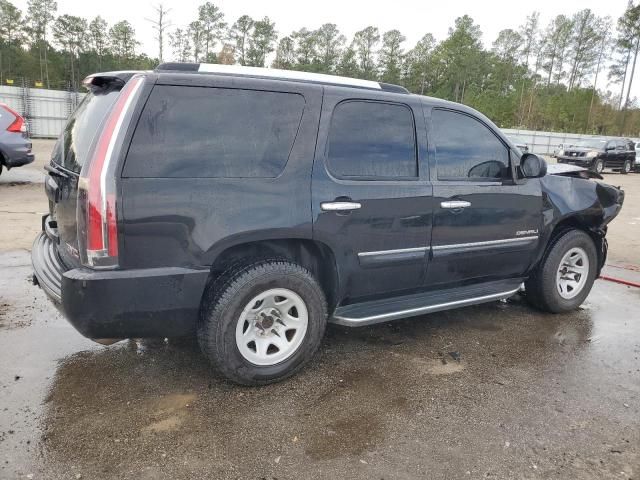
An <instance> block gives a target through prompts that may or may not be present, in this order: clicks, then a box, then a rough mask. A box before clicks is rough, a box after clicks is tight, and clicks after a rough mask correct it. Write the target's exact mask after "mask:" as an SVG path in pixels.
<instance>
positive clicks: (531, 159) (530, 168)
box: [520, 153, 547, 178]
mask: <svg viewBox="0 0 640 480" xmlns="http://www.w3.org/2000/svg"><path fill="white" fill-rule="evenodd" d="M520 170H521V171H522V175H523V176H524V178H540V177H544V176H545V175H546V174H547V162H545V160H544V158H542V157H539V156H538V155H536V154H534V153H525V154H524V155H523V156H522V158H521V159H520Z"/></svg>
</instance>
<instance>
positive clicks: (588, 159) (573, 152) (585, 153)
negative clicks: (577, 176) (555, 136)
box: [557, 138, 636, 174]
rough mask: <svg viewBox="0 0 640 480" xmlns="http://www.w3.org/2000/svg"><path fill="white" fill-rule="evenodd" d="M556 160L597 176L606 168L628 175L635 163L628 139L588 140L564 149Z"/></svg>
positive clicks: (633, 152)
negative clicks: (586, 169)
mask: <svg viewBox="0 0 640 480" xmlns="http://www.w3.org/2000/svg"><path fill="white" fill-rule="evenodd" d="M557 158H558V163H568V164H571V165H578V166H580V167H585V168H588V169H589V170H591V171H593V172H596V173H598V174H600V173H602V172H603V171H604V170H605V169H607V168H608V169H611V170H614V171H619V172H620V173H629V172H630V171H632V170H633V168H634V165H635V162H636V149H635V144H634V142H633V141H631V140H629V139H628V138H618V139H607V138H589V139H584V140H580V141H578V142H576V143H575V144H574V145H571V146H570V147H567V148H565V149H564V151H563V152H561V154H559V155H558V157H557Z"/></svg>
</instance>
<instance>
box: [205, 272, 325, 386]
mask: <svg viewBox="0 0 640 480" xmlns="http://www.w3.org/2000/svg"><path fill="white" fill-rule="evenodd" d="M201 310H202V311H201V319H200V323H199V325H198V341H199V343H200V347H201V349H202V351H203V353H204V354H205V355H206V356H207V357H208V358H209V360H210V361H211V363H212V364H213V366H214V367H215V368H216V369H217V370H218V371H219V372H220V373H222V374H223V375H224V376H225V377H227V378H228V379H230V380H232V381H234V382H236V383H240V384H242V385H265V384H267V383H272V382H277V381H279V380H283V379H285V378H287V377H289V376H291V375H292V374H294V373H295V372H296V371H297V370H299V369H300V368H302V367H303V366H304V365H305V364H306V363H307V362H308V361H309V360H310V359H311V358H312V357H313V355H314V354H315V352H316V351H317V350H318V347H319V346H320V342H321V341H322V337H323V335H324V331H325V328H326V323H327V306H326V301H325V297H324V294H323V292H322V289H321V288H320V286H319V285H318V283H317V282H316V280H315V279H314V278H313V276H312V275H311V273H310V272H309V271H308V270H306V269H305V268H304V267H301V266H300V265H297V264H295V263H291V262H289V261H286V260H262V261H258V262H256V263H253V264H250V265H248V266H244V267H238V268H235V269H233V270H232V271H231V272H229V273H227V274H225V275H224V276H223V278H221V279H219V280H218V281H216V282H214V283H213V284H212V285H211V287H210V288H209V289H208V291H207V294H206V295H205V298H204V300H203V305H202V309H201Z"/></svg>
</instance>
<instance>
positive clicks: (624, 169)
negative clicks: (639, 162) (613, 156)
mask: <svg viewBox="0 0 640 480" xmlns="http://www.w3.org/2000/svg"><path fill="white" fill-rule="evenodd" d="M632 168H633V165H631V160H625V162H624V165H622V169H621V170H620V173H622V174H623V175H626V174H627V173H629V172H630V171H631V169H632Z"/></svg>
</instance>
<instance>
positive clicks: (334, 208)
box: [320, 201, 362, 212]
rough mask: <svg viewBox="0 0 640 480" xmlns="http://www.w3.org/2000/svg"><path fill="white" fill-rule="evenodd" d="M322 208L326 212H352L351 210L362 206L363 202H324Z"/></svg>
mask: <svg viewBox="0 0 640 480" xmlns="http://www.w3.org/2000/svg"><path fill="white" fill-rule="evenodd" d="M320 208H321V209H322V210H323V211H325V212H350V211H351V210H358V209H359V208H362V204H360V203H358V202H347V201H338V202H322V203H321V204H320Z"/></svg>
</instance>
